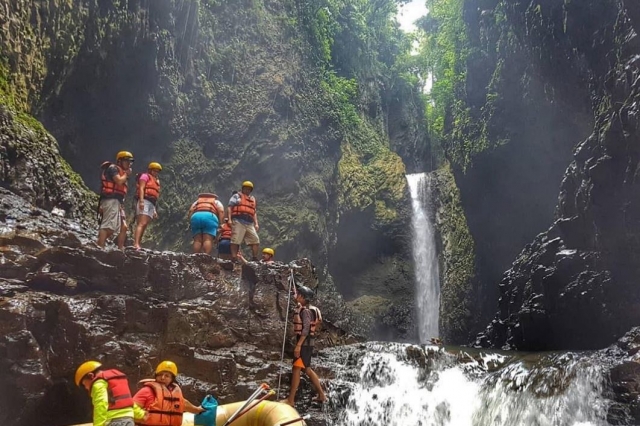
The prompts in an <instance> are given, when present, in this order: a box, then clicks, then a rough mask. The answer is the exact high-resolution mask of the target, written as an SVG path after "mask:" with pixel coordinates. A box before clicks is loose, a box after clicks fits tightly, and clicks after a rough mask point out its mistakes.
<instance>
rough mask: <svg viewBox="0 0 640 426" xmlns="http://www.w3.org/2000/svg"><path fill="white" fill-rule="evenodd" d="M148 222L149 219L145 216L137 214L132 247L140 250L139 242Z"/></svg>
mask: <svg viewBox="0 0 640 426" xmlns="http://www.w3.org/2000/svg"><path fill="white" fill-rule="evenodd" d="M150 220H151V218H150V217H149V216H147V215H146V214H139V215H138V217H136V231H135V234H134V236H133V246H134V247H135V248H137V249H139V248H140V240H141V239H142V236H143V235H144V231H145V230H146V229H147V225H148V224H149V221H150Z"/></svg>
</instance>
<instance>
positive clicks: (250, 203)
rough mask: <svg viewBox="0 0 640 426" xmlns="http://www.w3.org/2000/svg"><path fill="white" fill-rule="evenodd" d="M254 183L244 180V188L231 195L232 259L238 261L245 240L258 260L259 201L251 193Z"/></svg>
mask: <svg viewBox="0 0 640 426" xmlns="http://www.w3.org/2000/svg"><path fill="white" fill-rule="evenodd" d="M252 192H253V183H252V182H250V181H248V180H246V181H244V182H242V189H241V191H240V192H236V193H234V194H233V195H232V196H231V199H230V200H229V215H228V216H229V217H230V218H231V259H232V260H233V261H236V259H237V256H238V249H239V248H240V244H242V242H243V241H244V243H245V244H247V245H248V246H249V247H251V253H252V255H253V260H258V249H259V246H260V238H258V231H259V230H260V225H259V224H258V213H257V202H256V199H255V197H254V196H253V195H251V193H252Z"/></svg>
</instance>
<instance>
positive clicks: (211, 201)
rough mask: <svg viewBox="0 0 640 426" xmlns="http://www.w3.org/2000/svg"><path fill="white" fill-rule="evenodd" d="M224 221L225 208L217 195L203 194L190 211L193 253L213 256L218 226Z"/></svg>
mask: <svg viewBox="0 0 640 426" xmlns="http://www.w3.org/2000/svg"><path fill="white" fill-rule="evenodd" d="M223 219H224V206H223V205H222V203H221V202H220V200H218V196H217V195H216V194H209V193H203V194H199V195H198V199H197V200H196V201H195V202H194V203H193V204H192V205H191V208H190V209H189V221H190V224H191V233H192V235H193V252H194V253H206V254H211V250H213V241H214V239H215V238H216V234H217V233H218V225H219V224H220V223H222V221H223Z"/></svg>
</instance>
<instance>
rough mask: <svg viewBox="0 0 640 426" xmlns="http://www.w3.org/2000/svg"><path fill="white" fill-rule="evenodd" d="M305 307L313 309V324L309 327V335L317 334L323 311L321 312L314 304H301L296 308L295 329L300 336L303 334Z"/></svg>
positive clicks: (294, 314)
mask: <svg viewBox="0 0 640 426" xmlns="http://www.w3.org/2000/svg"><path fill="white" fill-rule="evenodd" d="M303 309H309V311H311V326H310V327H309V336H315V335H316V331H317V330H318V329H319V326H320V323H321V322H322V313H321V312H320V309H318V308H317V307H316V306H313V305H309V306H302V305H300V306H298V307H297V308H296V310H295V312H294V313H293V331H295V333H296V334H297V335H298V336H301V335H302V325H303V323H302V310H303Z"/></svg>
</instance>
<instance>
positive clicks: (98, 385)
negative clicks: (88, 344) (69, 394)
mask: <svg viewBox="0 0 640 426" xmlns="http://www.w3.org/2000/svg"><path fill="white" fill-rule="evenodd" d="M75 383H76V386H82V387H84V388H85V389H86V390H87V391H88V392H89V394H90V395H91V402H92V403H93V426H134V420H135V421H138V420H140V419H143V418H144V417H145V415H146V413H145V412H144V410H142V408H140V407H139V406H138V405H137V404H135V402H134V401H133V398H132V397H131V391H130V390H129V382H127V376H126V375H125V374H124V373H123V372H121V371H119V370H116V369H110V370H104V369H103V368H102V364H101V363H99V362H98V361H87V362H85V363H83V364H82V365H81V366H80V367H78V369H77V370H76V376H75Z"/></svg>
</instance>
